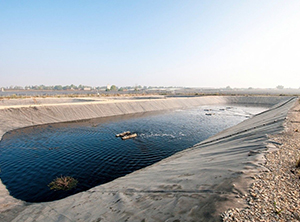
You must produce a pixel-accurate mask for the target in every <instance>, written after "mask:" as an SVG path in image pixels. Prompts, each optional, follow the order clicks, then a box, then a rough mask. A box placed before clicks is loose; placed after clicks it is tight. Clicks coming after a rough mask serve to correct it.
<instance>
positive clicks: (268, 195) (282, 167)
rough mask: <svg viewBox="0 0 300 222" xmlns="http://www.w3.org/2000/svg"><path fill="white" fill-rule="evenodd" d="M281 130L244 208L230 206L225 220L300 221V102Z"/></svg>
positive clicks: (290, 113)
mask: <svg viewBox="0 0 300 222" xmlns="http://www.w3.org/2000/svg"><path fill="white" fill-rule="evenodd" d="M284 126H285V129H284V131H283V132H282V133H280V134H277V135H273V136H270V140H271V141H272V142H273V144H274V146H275V147H276V148H277V149H275V150H273V151H271V152H269V153H267V154H266V156H265V160H266V161H265V164H264V168H263V169H262V170H261V172H260V173H259V174H257V175H255V176H254V177H253V179H254V182H253V183H252V185H251V187H250V190H249V193H248V194H246V195H244V196H243V199H244V200H245V201H247V203H248V206H247V207H246V208H245V209H237V208H235V209H230V210H228V211H227V212H225V213H224V214H223V215H222V216H223V221H300V167H296V165H297V161H299V160H300V104H299V103H297V104H296V105H295V106H294V107H293V108H292V109H291V110H290V111H289V113H288V117H287V119H286V121H285V123H284Z"/></svg>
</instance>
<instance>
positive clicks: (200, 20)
mask: <svg viewBox="0 0 300 222" xmlns="http://www.w3.org/2000/svg"><path fill="white" fill-rule="evenodd" d="M40 84H44V85H56V84H61V85H69V84H75V85H79V84H84V85H91V86H103V85H107V84H115V85H117V86H127V85H131V86H134V85H136V84H138V85H146V86H150V85H151V86H160V85H164V86H198V87H225V86H228V85H230V86H231V87H272V88H273V87H276V86H277V85H284V86H285V87H293V88H299V87H300V1H299V0H295V1H292V0H282V1H276V0H263V1H262V0H257V1H256V0H248V1H243V0H227V1H226V0H220V1H213V0H207V1H201V0H194V1H192V0H180V1H178V0H131V1H130V0H119V1H113V0H110V1H107V0H103V1H100V0H99V1H91V0H81V1H76V0H72V1H67V0H65V1H64V0H59V1H58V0H57V1H56V0H48V1H46V0H43V1H38V0H36V1H30V0H27V1H21V0H18V1H15V0H0V86H10V85H21V86H25V85H40Z"/></svg>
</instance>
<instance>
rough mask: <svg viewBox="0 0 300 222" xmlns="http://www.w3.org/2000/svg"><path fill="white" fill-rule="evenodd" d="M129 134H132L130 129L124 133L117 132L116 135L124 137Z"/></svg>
mask: <svg viewBox="0 0 300 222" xmlns="http://www.w3.org/2000/svg"><path fill="white" fill-rule="evenodd" d="M127 135H130V131H126V132H123V133H119V134H116V137H123V136H127Z"/></svg>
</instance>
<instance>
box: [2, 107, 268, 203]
mask: <svg viewBox="0 0 300 222" xmlns="http://www.w3.org/2000/svg"><path fill="white" fill-rule="evenodd" d="M205 110H209V112H214V114H215V115H211V116H207V115H205V113H207V111H205ZM263 110H265V108H260V107H255V108H254V107H231V108H230V109H226V108H225V107H208V106H207V107H198V108H193V109H188V110H179V111H168V112H165V113H154V114H149V113H148V114H136V115H129V116H118V117H111V118H101V119H95V120H89V121H82V122H79V123H78V122H76V123H64V124H51V125H44V126H35V127H30V128H25V129H19V130H16V131H12V132H9V133H7V134H6V135H5V136H4V137H3V140H2V141H1V143H0V164H1V173H0V175H1V179H2V181H3V183H4V184H5V185H6V187H7V189H8V190H9V191H10V193H11V195H12V196H14V197H16V198H18V199H22V200H25V201H29V202H42V201H51V200H56V199H61V198H64V197H66V196H69V195H72V194H75V193H78V192H80V191H84V190H87V189H90V188H92V187H94V186H97V185H99V184H103V183H107V182H109V181H112V180H114V179H116V178H118V177H121V176H124V175H126V174H128V173H131V172H133V171H136V170H138V169H141V168H143V167H146V166H149V165H151V164H153V163H156V162H158V161H159V160H162V159H164V158H166V157H168V156H171V155H173V154H174V153H176V152H178V151H181V150H184V149H186V148H188V147H191V146H192V145H194V144H196V143H198V142H200V141H202V140H204V139H207V138H208V137H209V136H212V135H214V134H216V133H218V132H220V131H221V130H223V129H225V128H228V127H230V126H233V125H236V124H237V123H239V122H241V121H243V120H245V119H246V118H247V116H249V113H252V114H253V113H258V112H261V111H263ZM127 130H130V131H132V132H137V134H138V135H139V136H138V137H137V138H135V139H131V140H125V141H122V140H121V139H120V138H116V137H115V134H116V133H120V132H123V131H127ZM61 175H66V176H72V177H74V178H76V179H77V180H78V181H79V183H78V185H77V187H76V188H75V189H73V190H70V191H53V190H50V189H49V187H48V186H47V185H48V184H49V183H50V182H51V181H52V180H53V179H55V178H56V177H58V176H61Z"/></svg>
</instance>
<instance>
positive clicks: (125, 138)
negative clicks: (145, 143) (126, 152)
mask: <svg viewBox="0 0 300 222" xmlns="http://www.w3.org/2000/svg"><path fill="white" fill-rule="evenodd" d="M135 137H137V134H136V133H132V134H129V135H126V136H122V137H121V138H122V140H128V139H131V138H135Z"/></svg>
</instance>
